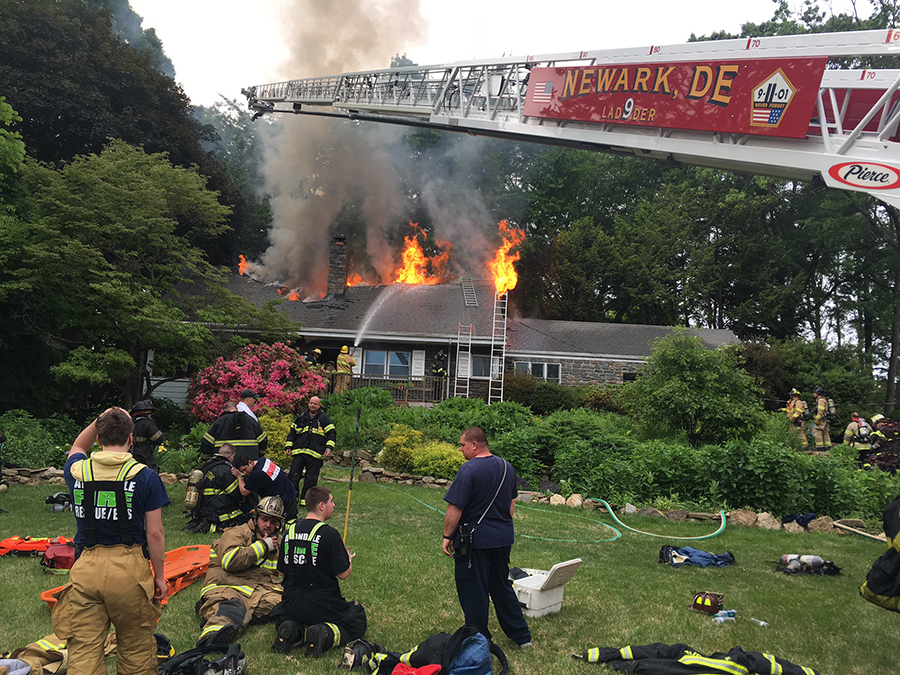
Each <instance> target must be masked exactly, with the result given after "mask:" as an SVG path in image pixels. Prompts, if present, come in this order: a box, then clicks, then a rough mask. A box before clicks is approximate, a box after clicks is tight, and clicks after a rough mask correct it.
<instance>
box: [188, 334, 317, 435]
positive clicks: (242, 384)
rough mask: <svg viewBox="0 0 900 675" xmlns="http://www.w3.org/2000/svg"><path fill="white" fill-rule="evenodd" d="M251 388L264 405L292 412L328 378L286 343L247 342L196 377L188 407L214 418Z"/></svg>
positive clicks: (198, 414)
mask: <svg viewBox="0 0 900 675" xmlns="http://www.w3.org/2000/svg"><path fill="white" fill-rule="evenodd" d="M247 388H250V389H253V390H254V391H255V392H256V393H257V394H259V405H260V406H261V407H262V408H264V409H275V410H278V411H280V412H281V413H290V412H293V411H296V410H297V409H298V408H299V407H300V405H301V404H303V403H305V402H306V401H308V400H309V397H310V396H316V395H319V394H321V393H323V392H324V391H325V378H324V376H323V374H322V369H321V368H320V367H314V366H310V365H309V364H308V363H307V362H306V359H305V358H303V357H302V356H300V354H298V353H297V352H296V351H294V350H293V349H291V348H290V347H288V346H287V345H285V344H282V343H275V344H272V345H268V344H255V345H247V346H246V347H244V349H243V350H241V352H240V353H239V354H238V355H237V356H235V357H234V358H232V359H225V358H222V357H219V358H218V359H217V360H216V362H215V363H214V364H212V365H210V366H208V367H206V368H204V369H203V370H201V371H200V372H198V373H197V374H196V375H195V376H194V377H193V378H192V380H191V388H190V394H189V402H188V411H189V412H190V413H191V414H192V415H194V416H195V417H196V418H198V419H201V420H203V421H205V422H212V421H213V420H215V419H216V418H217V417H218V416H219V415H220V414H221V413H222V410H223V409H224V407H225V403H227V402H228V401H238V400H239V399H240V394H241V391H243V390H244V389H247Z"/></svg>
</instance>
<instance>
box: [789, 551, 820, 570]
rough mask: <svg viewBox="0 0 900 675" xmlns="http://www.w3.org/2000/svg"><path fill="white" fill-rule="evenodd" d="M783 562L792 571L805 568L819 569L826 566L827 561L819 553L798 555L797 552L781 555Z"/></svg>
mask: <svg viewBox="0 0 900 675" xmlns="http://www.w3.org/2000/svg"><path fill="white" fill-rule="evenodd" d="M781 564H782V565H784V566H785V567H787V568H788V569H789V570H790V571H791V572H802V571H803V570H808V569H809V570H817V569H821V568H822V567H824V566H825V561H824V560H823V559H822V558H821V557H820V556H817V555H798V554H796V553H788V554H785V555H783V556H781Z"/></svg>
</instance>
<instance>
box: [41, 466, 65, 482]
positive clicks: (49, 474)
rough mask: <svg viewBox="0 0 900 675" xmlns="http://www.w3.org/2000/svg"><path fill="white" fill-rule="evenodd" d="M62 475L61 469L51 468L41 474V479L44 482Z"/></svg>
mask: <svg viewBox="0 0 900 675" xmlns="http://www.w3.org/2000/svg"><path fill="white" fill-rule="evenodd" d="M62 475H63V470H62V469H56V468H54V467H52V466H51V467H50V468H49V469H47V470H46V471H44V472H43V473H42V474H41V478H44V479H45V480H50V479H51V478H57V477H59V476H62Z"/></svg>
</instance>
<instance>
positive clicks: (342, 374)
mask: <svg viewBox="0 0 900 675" xmlns="http://www.w3.org/2000/svg"><path fill="white" fill-rule="evenodd" d="M355 367H356V359H354V358H353V357H352V356H350V348H349V347H347V345H344V346H343V347H341V353H340V354H338V357H337V372H336V373H335V374H334V393H335V394H343V393H344V392H345V391H347V390H348V389H349V388H350V380H351V378H352V377H353V369H354V368H355Z"/></svg>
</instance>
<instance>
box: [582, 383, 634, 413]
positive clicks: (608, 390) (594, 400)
mask: <svg viewBox="0 0 900 675" xmlns="http://www.w3.org/2000/svg"><path fill="white" fill-rule="evenodd" d="M623 391H624V387H623V386H622V385H620V384H607V385H603V386H600V387H587V388H585V389H582V390H580V391H577V392H576V394H577V396H578V401H577V403H578V405H579V406H581V407H582V408H587V409H588V410H593V411H594V412H611V413H617V414H622V413H623V412H624V402H623Z"/></svg>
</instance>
